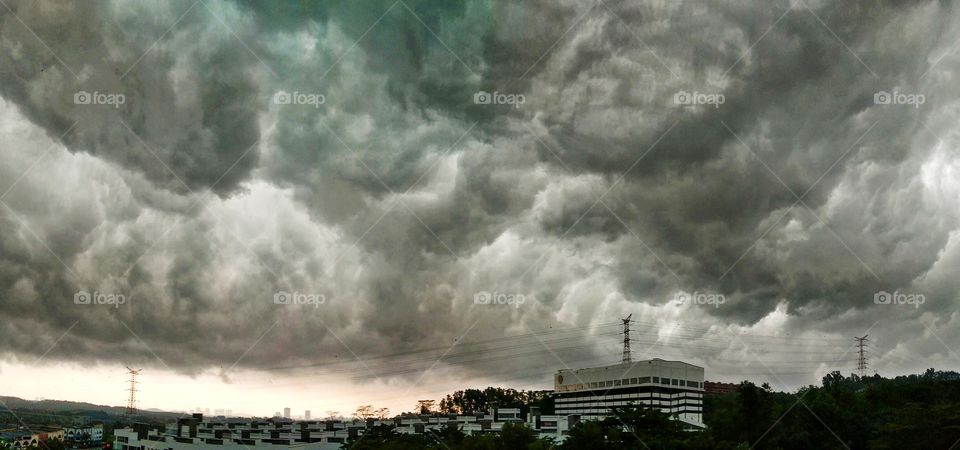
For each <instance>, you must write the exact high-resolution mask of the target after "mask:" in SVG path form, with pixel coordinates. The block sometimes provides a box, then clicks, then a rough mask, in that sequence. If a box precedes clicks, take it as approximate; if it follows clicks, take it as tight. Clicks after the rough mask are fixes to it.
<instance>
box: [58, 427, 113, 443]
mask: <svg viewBox="0 0 960 450" xmlns="http://www.w3.org/2000/svg"><path fill="white" fill-rule="evenodd" d="M63 432H64V436H65V438H66V440H67V441H68V442H90V443H93V444H99V443H100V442H103V425H93V426H89V427H68V428H64V430H63Z"/></svg>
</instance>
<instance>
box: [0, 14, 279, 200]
mask: <svg viewBox="0 0 960 450" xmlns="http://www.w3.org/2000/svg"><path fill="white" fill-rule="evenodd" d="M116 6H117V8H123V7H124V5H123V4H119V5H116ZM127 6H134V9H132V10H129V11H123V12H120V11H111V7H112V6H111V5H110V4H107V3H94V4H90V5H83V6H80V5H72V4H69V3H47V2H44V3H33V2H23V1H12V2H9V3H8V8H9V9H8V8H4V9H3V10H2V11H0V17H2V39H3V46H2V48H3V49H4V51H0V71H2V72H0V77H2V78H3V80H4V83H3V84H2V87H0V89H2V92H3V95H4V97H6V98H8V99H9V100H11V101H14V102H16V103H17V104H18V105H19V106H20V108H21V109H22V111H23V112H24V114H25V115H27V116H28V117H30V119H31V120H32V121H33V122H34V123H36V124H38V125H40V126H43V127H45V128H47V129H48V130H49V133H50V134H51V135H53V136H60V135H63V134H64V133H66V131H67V130H68V129H70V130H71V132H69V133H66V135H65V137H64V141H65V142H66V143H67V145H68V146H69V148H70V149H71V150H75V151H85V152H89V153H91V154H94V155H98V156H102V157H104V158H106V159H108V160H111V161H115V162H117V163H119V164H120V165H122V166H124V167H128V168H132V169H134V170H137V171H142V172H143V173H145V174H146V175H147V176H148V177H149V178H150V179H152V180H154V181H156V182H158V183H160V184H161V185H162V186H163V187H166V188H168V189H172V190H177V191H184V190H185V189H184V186H183V184H181V180H182V183H185V184H186V186H187V187H189V189H195V190H199V189H204V188H212V189H214V190H215V191H217V192H218V193H227V192H230V191H232V190H233V189H234V188H236V186H237V184H238V183H239V182H240V181H242V180H243V179H244V178H245V177H246V176H247V174H248V173H249V171H250V170H251V169H252V168H253V167H254V166H256V161H257V153H256V152H253V153H252V154H249V155H247V156H246V157H244V158H243V159H242V160H239V159H240V157H241V155H243V154H244V152H245V151H246V150H247V149H248V148H249V147H250V146H251V145H253V144H254V143H255V142H256V140H257V138H258V137H259V131H258V126H257V122H256V115H257V110H258V109H259V107H260V103H261V102H260V97H261V94H260V92H259V89H258V86H259V84H260V83H259V81H260V80H258V77H259V76H258V75H256V74H255V70H254V66H256V65H257V64H258V62H257V60H256V59H255V57H254V56H251V54H250V53H249V51H248V50H246V49H244V48H243V47H242V46H240V45H237V43H236V41H235V39H236V38H234V37H233V36H232V35H231V34H230V32H229V31H227V30H226V29H225V28H223V27H215V26H214V24H215V23H216V20H215V19H211V18H210V17H211V14H213V13H212V12H210V11H207V10H206V9H205V8H204V7H202V6H198V5H196V4H194V6H193V7H192V8H191V7H190V6H191V3H190V2H173V3H163V4H154V5H145V4H140V5H127ZM216 13H217V14H225V12H224V11H216ZM153 15H157V16H160V17H172V18H174V20H176V18H181V20H180V21H179V22H177V26H176V27H175V28H170V24H166V23H157V22H152V21H150V20H144V19H146V18H149V17H150V16H153ZM145 16H146V17H145ZM21 20H22V21H23V23H20V21H21ZM210 20H213V22H211V21H210ZM25 24H28V25H25ZM28 27H29V28H28ZM168 29H169V33H166V31H167V30H168ZM251 31H252V30H251ZM34 33H35V34H36V36H34ZM161 37H162V39H160V38H161ZM247 37H248V38H249V36H247ZM158 39H159V40H158ZM198 40H199V41H202V42H203V46H197V45H196V42H197V41H198ZM83 93H88V94H90V97H86V98H87V99H92V102H94V103H96V101H97V100H96V97H93V96H94V94H95V93H98V94H102V95H104V96H106V95H110V96H120V95H122V96H123V100H122V101H119V102H116V103H119V104H101V105H93V104H82V101H83V100H82V99H84V98H85V97H84V96H83ZM77 95H80V97H76V96H77ZM77 98H80V99H81V100H80V101H81V104H77V102H76V99H77ZM104 98H106V97H104ZM121 102H122V103H121ZM74 124H76V126H75V127H74V128H72V129H71V126H73V125H74ZM123 124H125V125H123ZM128 128H129V129H128ZM141 140H142V141H143V142H141ZM238 160H239V161H238ZM234 164H236V165H234ZM230 167H233V169H232V170H230V171H229V172H228V170H227V169H228V168H230ZM171 172H172V173H171ZM221 176H223V179H220V177H221ZM218 181H219V182H218Z"/></svg>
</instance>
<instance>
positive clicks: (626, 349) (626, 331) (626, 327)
mask: <svg viewBox="0 0 960 450" xmlns="http://www.w3.org/2000/svg"><path fill="white" fill-rule="evenodd" d="M631 317H633V314H630V315H629V316H627V318H626V319H620V320H621V321H622V322H623V360H622V361H620V362H621V363H628V362H630V360H631V359H632V358H631V355H630V318H631Z"/></svg>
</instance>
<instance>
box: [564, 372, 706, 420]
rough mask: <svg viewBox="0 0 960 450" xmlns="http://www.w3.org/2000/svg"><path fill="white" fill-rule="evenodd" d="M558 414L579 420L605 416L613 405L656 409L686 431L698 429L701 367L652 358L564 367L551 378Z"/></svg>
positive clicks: (701, 380) (701, 381) (701, 387)
mask: <svg viewBox="0 0 960 450" xmlns="http://www.w3.org/2000/svg"><path fill="white" fill-rule="evenodd" d="M554 401H555V404H554V407H555V411H556V413H557V414H559V415H564V416H567V415H574V414H575V415H579V416H580V417H581V418H582V419H583V420H596V419H602V418H603V417H607V416H610V413H611V410H612V408H613V407H615V406H628V405H630V404H631V403H632V404H634V405H643V406H647V407H653V408H660V410H661V411H663V412H665V413H668V414H671V415H673V416H675V417H676V418H677V419H679V420H680V421H682V422H684V423H685V424H687V425H689V426H692V427H698V428H702V427H703V367H699V366H695V365H693V364H687V363H685V362H681V361H665V360H662V359H656V358H655V359H652V360H647V361H634V362H626V363H620V364H614V365H612V366H605V367H594V368H586V369H576V370H573V369H566V370H560V371H559V372H557V374H556V376H555V377H554Z"/></svg>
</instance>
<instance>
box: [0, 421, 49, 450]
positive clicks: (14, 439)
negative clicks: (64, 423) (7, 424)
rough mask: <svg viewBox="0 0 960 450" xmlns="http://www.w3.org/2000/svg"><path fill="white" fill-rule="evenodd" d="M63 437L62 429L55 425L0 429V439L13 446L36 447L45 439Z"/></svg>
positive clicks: (45, 440) (42, 443)
mask: <svg viewBox="0 0 960 450" xmlns="http://www.w3.org/2000/svg"><path fill="white" fill-rule="evenodd" d="M63 438H64V432H63V429H61V428H56V427H45V426H31V427H30V428H22V429H16V428H14V429H9V430H0V441H3V442H5V443H8V444H10V446H11V447H13V448H27V447H37V446H42V445H44V443H45V442H47V441H62V440H63Z"/></svg>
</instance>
